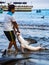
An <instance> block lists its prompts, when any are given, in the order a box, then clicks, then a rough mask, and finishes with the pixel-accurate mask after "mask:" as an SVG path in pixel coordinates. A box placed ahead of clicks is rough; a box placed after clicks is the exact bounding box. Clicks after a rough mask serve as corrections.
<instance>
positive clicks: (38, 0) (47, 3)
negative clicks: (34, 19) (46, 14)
mask: <svg viewBox="0 0 49 65" xmlns="http://www.w3.org/2000/svg"><path fill="white" fill-rule="evenodd" d="M0 1H6V2H7V3H9V2H13V1H26V2H27V3H28V5H33V8H49V0H0Z"/></svg>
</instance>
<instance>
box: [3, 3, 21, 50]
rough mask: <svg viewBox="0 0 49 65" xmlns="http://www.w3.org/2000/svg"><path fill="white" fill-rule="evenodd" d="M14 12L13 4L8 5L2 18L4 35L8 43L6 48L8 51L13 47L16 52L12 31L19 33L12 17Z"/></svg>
mask: <svg viewBox="0 0 49 65" xmlns="http://www.w3.org/2000/svg"><path fill="white" fill-rule="evenodd" d="M14 12H15V6H14V5H13V4H11V5H8V12H7V14H6V15H5V18H4V22H5V23H4V33H5V35H6V37H7V38H8V40H9V42H10V43H9V46H8V50H10V49H11V47H12V45H14V47H15V50H16V51H18V48H17V45H16V37H15V34H14V30H15V29H16V30H17V32H19V33H20V31H19V28H18V24H17V23H16V20H15V19H14V17H13V14H14Z"/></svg>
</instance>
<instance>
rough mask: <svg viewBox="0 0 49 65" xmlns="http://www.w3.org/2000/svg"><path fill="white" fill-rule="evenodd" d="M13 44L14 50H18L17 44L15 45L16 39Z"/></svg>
mask: <svg viewBox="0 0 49 65" xmlns="http://www.w3.org/2000/svg"><path fill="white" fill-rule="evenodd" d="M13 45H14V47H15V49H16V51H18V47H17V45H16V41H14V42H13Z"/></svg>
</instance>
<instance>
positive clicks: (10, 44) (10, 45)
mask: <svg viewBox="0 0 49 65" xmlns="http://www.w3.org/2000/svg"><path fill="white" fill-rule="evenodd" d="M12 45H13V42H12V41H10V43H9V46H8V49H10V48H11V47H12Z"/></svg>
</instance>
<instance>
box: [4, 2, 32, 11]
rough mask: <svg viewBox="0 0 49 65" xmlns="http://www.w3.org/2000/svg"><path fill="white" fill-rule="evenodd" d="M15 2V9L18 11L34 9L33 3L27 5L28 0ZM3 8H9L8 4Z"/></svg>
mask: <svg viewBox="0 0 49 65" xmlns="http://www.w3.org/2000/svg"><path fill="white" fill-rule="evenodd" d="M13 4H14V5H15V10H16V11H17V12H19V11H20V12H21V11H23V12H24V11H27V12H28V11H32V7H33V6H32V5H27V2H13ZM3 10H5V11H6V10H8V6H3Z"/></svg>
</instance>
